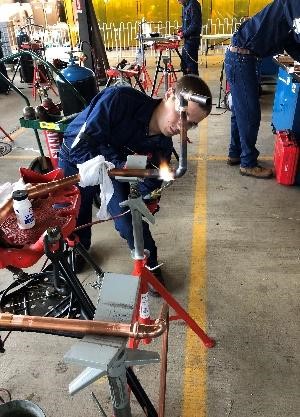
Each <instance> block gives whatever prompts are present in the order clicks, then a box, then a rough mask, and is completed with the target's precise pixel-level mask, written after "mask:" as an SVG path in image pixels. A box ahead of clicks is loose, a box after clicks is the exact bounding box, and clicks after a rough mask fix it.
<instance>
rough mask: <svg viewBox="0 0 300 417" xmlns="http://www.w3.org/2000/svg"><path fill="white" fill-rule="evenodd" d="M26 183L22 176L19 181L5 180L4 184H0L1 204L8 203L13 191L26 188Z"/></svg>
mask: <svg viewBox="0 0 300 417" xmlns="http://www.w3.org/2000/svg"><path fill="white" fill-rule="evenodd" d="M25 189H26V184H25V182H24V180H23V178H20V179H19V180H18V181H17V182H14V183H10V182H5V183H4V184H0V206H2V205H3V204H5V203H6V201H7V200H9V199H10V198H11V196H12V193H13V191H16V190H25Z"/></svg>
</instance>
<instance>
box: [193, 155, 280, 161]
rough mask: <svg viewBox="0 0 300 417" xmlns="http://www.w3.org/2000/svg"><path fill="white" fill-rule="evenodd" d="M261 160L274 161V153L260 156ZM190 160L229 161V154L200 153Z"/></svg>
mask: <svg viewBox="0 0 300 417" xmlns="http://www.w3.org/2000/svg"><path fill="white" fill-rule="evenodd" d="M258 159H259V161H273V156H272V155H265V156H259V157H258ZM188 160H189V161H210V162H211V161H213V162H214V161H227V156H225V155H199V156H195V157H194V156H190V157H188Z"/></svg>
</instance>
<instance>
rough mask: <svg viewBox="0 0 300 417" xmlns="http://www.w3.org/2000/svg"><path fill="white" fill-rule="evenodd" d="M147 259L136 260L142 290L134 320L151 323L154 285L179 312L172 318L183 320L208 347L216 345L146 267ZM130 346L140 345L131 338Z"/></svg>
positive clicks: (135, 270) (135, 272)
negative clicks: (150, 290)
mask: <svg viewBox="0 0 300 417" xmlns="http://www.w3.org/2000/svg"><path fill="white" fill-rule="evenodd" d="M146 262H147V259H146V258H145V259H142V260H135V261H134V269H133V272H132V275H135V276H138V277H140V279H141V284H140V291H139V295H138V300H137V304H136V311H135V312H134V317H133V322H136V321H138V322H139V323H143V324H150V323H151V322H152V321H151V318H150V311H149V308H148V306H147V304H148V284H150V285H152V287H154V288H155V289H156V291H157V292H158V293H159V294H160V295H161V297H162V298H163V299H164V300H165V301H166V302H167V304H168V305H169V306H170V307H171V308H172V309H173V310H174V311H175V312H176V313H177V316H173V317H172V320H173V321H174V320H183V321H185V323H186V324H187V325H188V326H189V328H190V329H191V330H192V331H193V332H194V333H195V334H196V335H197V336H198V337H199V339H200V340H201V341H202V342H203V344H204V346H205V347H207V348H212V347H214V346H215V341H214V340H213V339H211V338H210V337H209V336H208V335H207V334H206V333H205V332H204V331H203V330H202V329H201V327H200V326H199V325H198V324H197V323H196V322H195V320H193V319H192V317H191V316H190V315H189V314H188V313H187V312H186V310H185V309H184V308H183V307H182V306H181V305H180V304H179V302H178V301H177V300H176V299H175V298H174V297H173V296H172V295H171V294H170V293H169V291H167V290H166V288H165V287H164V286H163V285H162V284H161V283H160V282H159V281H158V280H157V278H156V277H155V276H154V275H153V274H152V273H151V272H150V271H149V269H148V268H146ZM150 342H151V340H148V339H143V343H146V344H148V343H150ZM128 346H129V347H130V348H135V347H137V346H138V342H137V341H136V340H130V341H129V344H128Z"/></svg>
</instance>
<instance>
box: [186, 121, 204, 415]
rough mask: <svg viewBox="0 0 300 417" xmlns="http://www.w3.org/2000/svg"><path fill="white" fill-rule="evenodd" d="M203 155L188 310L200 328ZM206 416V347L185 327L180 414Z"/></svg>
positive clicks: (198, 188) (202, 139) (202, 130)
mask: <svg viewBox="0 0 300 417" xmlns="http://www.w3.org/2000/svg"><path fill="white" fill-rule="evenodd" d="M198 150H199V154H200V155H201V154H202V155H206V154H207V119H205V120H204V121H203V122H201V125H200V142H199V149H198ZM206 170H207V163H206V159H203V160H202V159H201V158H200V159H199V162H198V164H197V177H196V178H197V179H196V189H195V205H194V223H193V237H192V253H191V271H190V285H189V297H188V312H189V313H190V315H191V316H192V317H193V318H194V319H195V320H196V322H197V323H198V324H199V325H200V326H201V327H202V328H203V329H204V328H205V325H206ZM205 416H206V348H205V347H204V346H203V344H202V342H201V341H200V339H199V338H198V337H197V336H196V335H195V334H194V333H193V332H192V331H191V330H190V329H188V330H187V335H186V341H185V369H184V388H183V407H182V414H181V417H205Z"/></svg>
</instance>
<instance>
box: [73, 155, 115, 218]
mask: <svg viewBox="0 0 300 417" xmlns="http://www.w3.org/2000/svg"><path fill="white" fill-rule="evenodd" d="M114 167H115V166H114V164H113V163H112V162H108V161H105V159H104V156H102V155H98V156H96V157H95V158H93V159H90V160H89V161H86V162H84V163H83V164H78V165H77V168H78V170H79V175H80V182H79V185H80V187H83V188H84V187H88V186H93V185H98V184H99V185H100V191H101V192H100V198H101V206H100V209H99V211H98V212H97V214H96V216H97V217H98V219H100V220H106V219H108V218H109V217H110V216H109V214H108V212H107V204H108V203H109V202H110V199H111V198H112V196H113V193H114V187H113V184H112V181H111V179H110V178H109V176H108V173H107V171H108V170H110V169H113V168H114Z"/></svg>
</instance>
